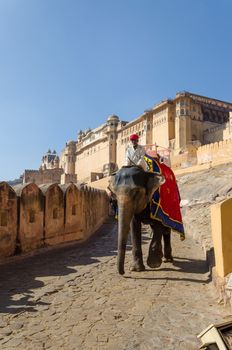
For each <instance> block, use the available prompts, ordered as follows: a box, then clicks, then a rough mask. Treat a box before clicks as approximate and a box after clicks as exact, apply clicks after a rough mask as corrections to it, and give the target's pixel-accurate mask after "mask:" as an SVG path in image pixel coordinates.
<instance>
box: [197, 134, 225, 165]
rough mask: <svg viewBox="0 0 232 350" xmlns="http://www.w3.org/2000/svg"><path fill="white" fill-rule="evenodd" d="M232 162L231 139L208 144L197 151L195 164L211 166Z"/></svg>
mask: <svg viewBox="0 0 232 350" xmlns="http://www.w3.org/2000/svg"><path fill="white" fill-rule="evenodd" d="M231 161H232V139H228V140H224V141H219V142H214V143H210V144H208V145H204V146H201V147H199V148H198V149H197V164H204V163H209V162H211V163H212V165H216V164H220V163H226V162H231Z"/></svg>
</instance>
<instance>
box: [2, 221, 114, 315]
mask: <svg viewBox="0 0 232 350" xmlns="http://www.w3.org/2000/svg"><path fill="white" fill-rule="evenodd" d="M116 252H117V234H116V227H115V222H113V221H112V220H111V219H109V220H108V221H107V222H106V223H105V224H104V225H103V227H102V228H100V229H99V230H98V231H97V232H96V233H95V234H94V236H93V237H91V238H90V239H89V240H88V241H86V242H85V243H73V244H72V245H66V246H62V245H61V246H59V247H53V248H52V249H48V250H46V249H43V250H40V252H39V253H38V252H36V253H35V254H34V255H31V256H20V257H15V259H12V261H11V262H8V263H5V264H2V265H0V276H1V278H0V313H13V314H17V313H20V312H24V311H30V312H36V311H37V309H36V306H38V305H46V303H42V302H40V301H31V300H30V299H31V297H32V295H33V290H34V289H37V288H42V287H43V286H44V283H43V282H42V281H39V280H38V279H36V278H38V277H45V276H46V277H48V278H49V276H51V278H52V277H53V276H54V278H55V277H56V276H57V277H59V276H65V275H69V274H72V273H76V272H77V271H78V266H83V265H91V264H93V263H96V262H98V261H99V259H98V258H100V257H103V256H104V257H107V256H114V255H116ZM73 267H75V268H73ZM22 294H23V298H22Z"/></svg>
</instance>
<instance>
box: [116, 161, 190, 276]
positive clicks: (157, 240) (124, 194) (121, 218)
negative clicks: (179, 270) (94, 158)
mask: <svg viewBox="0 0 232 350" xmlns="http://www.w3.org/2000/svg"><path fill="white" fill-rule="evenodd" d="M145 160H146V161H147V163H148V165H149V170H150V171H144V170H143V169H142V168H140V167H138V166H125V167H122V168H121V169H120V170H119V171H118V172H117V173H116V174H114V175H112V176H111V179H110V188H111V190H112V192H113V193H114V194H115V195H116V197H117V201H118V260H117V266H118V272H119V273H120V274H121V275H123V274H124V261H125V252H126V244H127V239H128V234H129V231H130V229H131V239H132V255H133V265H132V270H133V271H144V270H145V266H144V264H143V256H142V247H141V224H142V223H145V224H149V225H150V226H151V229H152V231H153V237H152V239H151V243H150V247H149V255H148V258H147V264H148V266H150V267H152V268H155V267H159V266H160V265H161V263H162V257H163V252H162V242H161V240H162V237H163V239H164V258H165V259H166V261H172V252H171V242H170V232H171V228H173V229H175V230H176V231H178V232H179V233H180V234H181V238H182V239H184V230H183V225H182V219H181V216H180V214H179V213H180V211H179V213H178V215H179V216H180V217H179V216H178V215H177V217H175V215H176V213H175V215H174V220H172V217H170V216H169V215H168V214H167V213H166V212H165V211H163V210H162V205H161V204H162V203H161V197H162V198H164V197H165V195H166V199H167V200H168V196H167V193H162V191H161V188H162V186H164V183H166V181H167V183H168V186H166V187H165V186H164V190H165V188H166V190H170V181H171V180H170V178H169V177H170V176H168V174H169V175H170V174H173V173H172V171H171V169H170V171H169V170H168V169H165V166H164V169H165V170H164V169H163V166H162V165H161V164H159V162H157V161H156V160H155V159H153V158H150V157H149V156H147V155H146V156H145ZM150 161H151V163H149V162H150ZM156 165H157V168H155V167H156ZM161 167H162V169H161ZM166 168H168V167H166ZM156 170H157V171H156ZM162 173H165V174H164V175H165V176H163V175H162ZM165 179H166V181H165ZM169 180H170V181H169ZM174 182H175V181H174ZM166 190H165V191H166ZM172 190H173V189H172ZM163 192H164V191H163ZM174 192H175V193H176V191H174ZM161 194H162V196H161ZM174 197H175V200H174V202H175V201H176V200H177V199H176V197H177V196H174ZM174 197H173V198H174ZM173 198H172V199H173ZM167 200H166V202H167ZM164 202H165V200H164ZM174 202H172V203H171V206H173V204H174V207H176V203H174ZM178 205H179V202H178ZM168 206H169V207H170V203H169V205H168ZM165 209H167V206H166V207H165ZM165 216H166V217H165ZM176 219H177V220H176Z"/></svg>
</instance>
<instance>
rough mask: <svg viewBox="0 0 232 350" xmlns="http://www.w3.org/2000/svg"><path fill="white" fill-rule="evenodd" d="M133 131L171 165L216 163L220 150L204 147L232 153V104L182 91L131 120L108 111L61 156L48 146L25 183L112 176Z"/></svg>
mask: <svg viewBox="0 0 232 350" xmlns="http://www.w3.org/2000/svg"><path fill="white" fill-rule="evenodd" d="M132 133H137V134H138V135H139V136H140V144H142V145H150V144H153V145H156V147H157V151H158V152H159V153H160V155H161V156H163V157H164V158H165V157H166V158H168V159H169V162H170V164H171V166H172V167H173V168H178V167H187V166H191V165H195V164H199V163H204V162H210V161H212V160H213V158H214V155H215V156H217V154H216V153H217V152H216V150H215V152H216V153H215V152H213V151H212V150H211V148H210V147H208V148H207V147H205V146H206V145H209V144H215V143H217V142H219V143H220V145H219V146H220V147H221V148H220V150H222V151H221V153H220V152H219V154H221V156H222V157H223V156H225V157H229V156H230V154H231V151H232V150H230V149H227V148H228V147H229V146H228V147H227V144H228V145H229V143H230V142H229V141H230V140H231V142H232V103H231V102H225V101H221V100H218V99H216V98H211V97H206V96H201V95H197V94H194V93H191V92H186V91H183V92H178V93H176V96H175V98H173V99H166V100H163V101H160V102H159V103H157V104H155V105H154V107H153V108H151V109H148V110H145V111H144V113H143V114H142V115H140V116H138V117H137V118H135V119H133V120H132V121H130V122H128V121H122V120H120V118H119V117H118V116H116V115H110V116H109V117H108V118H107V120H106V122H105V123H103V124H102V125H100V126H99V127H97V128H95V129H87V130H85V131H79V133H78V136H77V140H75V141H68V142H66V145H65V147H64V149H63V151H62V152H61V154H60V155H59V156H58V155H57V154H56V151H51V150H50V149H49V150H48V152H47V153H46V154H45V155H44V156H43V158H42V164H41V166H40V168H39V170H28V169H26V170H25V171H24V174H23V182H24V183H28V182H34V183H36V184H42V183H51V182H57V183H61V184H65V183H69V182H84V183H89V182H93V181H96V180H99V179H101V178H103V177H105V176H108V175H110V174H111V173H112V172H114V171H115V170H117V169H118V168H120V167H121V166H122V165H123V164H124V157H125V151H126V148H127V146H128V144H129V136H130V134H132ZM223 142H224V143H223ZM230 147H232V146H231V145H230Z"/></svg>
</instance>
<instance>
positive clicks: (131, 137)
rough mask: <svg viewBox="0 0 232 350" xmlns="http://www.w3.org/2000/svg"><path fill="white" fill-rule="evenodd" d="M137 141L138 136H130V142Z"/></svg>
mask: <svg viewBox="0 0 232 350" xmlns="http://www.w3.org/2000/svg"><path fill="white" fill-rule="evenodd" d="M138 139H139V136H138V135H137V134H132V135H130V140H131V141H132V140H138Z"/></svg>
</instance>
